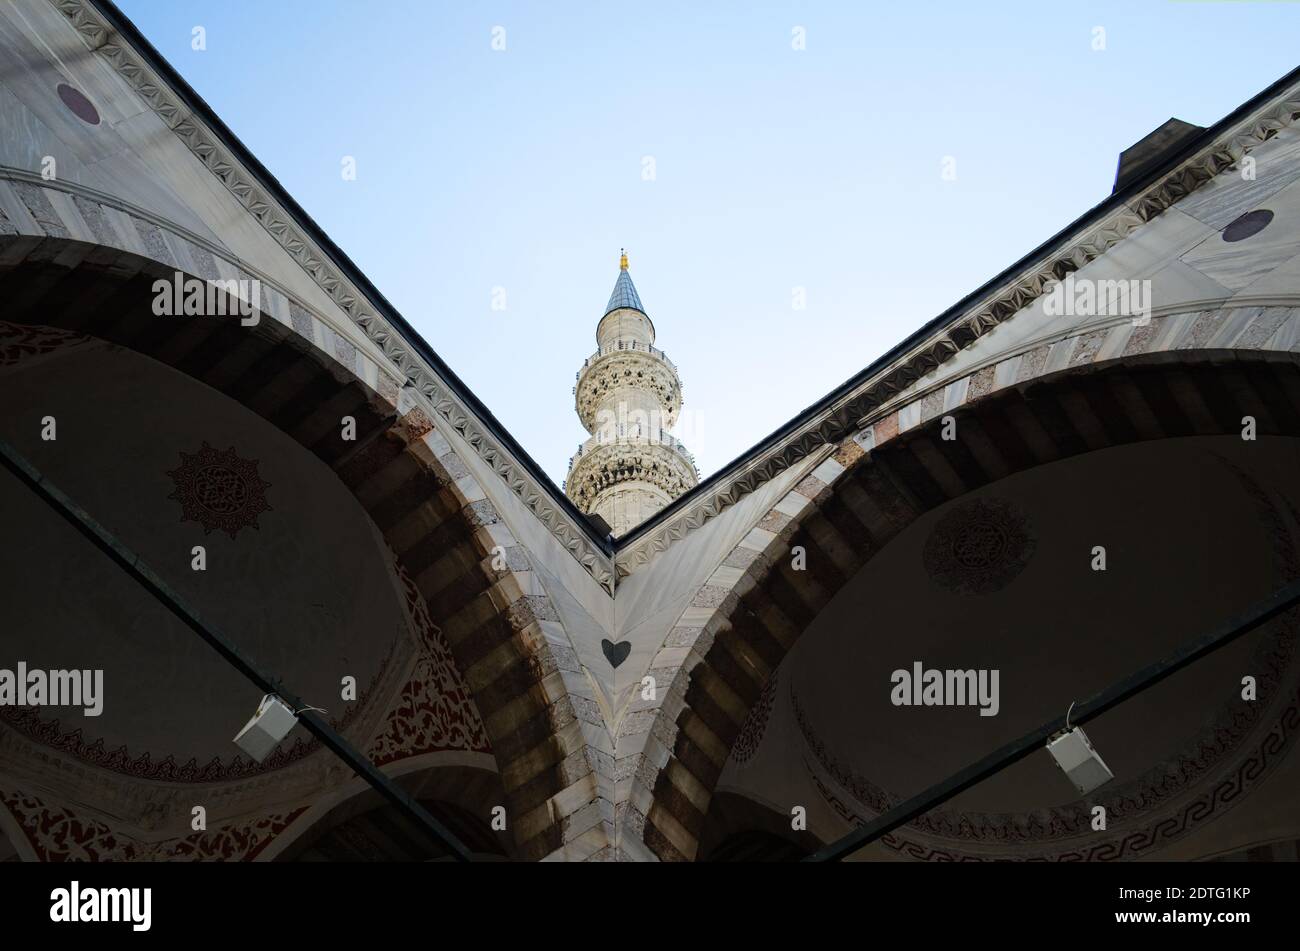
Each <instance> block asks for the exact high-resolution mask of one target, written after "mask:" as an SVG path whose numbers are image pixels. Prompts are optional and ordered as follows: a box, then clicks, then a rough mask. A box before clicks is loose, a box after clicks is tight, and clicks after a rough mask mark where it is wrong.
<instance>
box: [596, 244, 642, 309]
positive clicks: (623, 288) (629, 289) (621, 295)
mask: <svg viewBox="0 0 1300 951" xmlns="http://www.w3.org/2000/svg"><path fill="white" fill-rule="evenodd" d="M620 307H630V308H632V310H639V311H641V313H643V314H645V308H644V307H642V306H641V295H640V294H638V293H637V292H636V285H634V284H633V283H632V275H631V274H629V273H628V272H627V255H626V254H624V255H622V257H621V259H620V261H619V268H618V280H617V281H615V282H614V293H612V294H610V295H609V303H608V304H607V305H606V306H605V313H606V314H608V313H610V312H611V311H615V310H618V309H619V308H620ZM646 316H647V317H649V316H650V315H649V314H646Z"/></svg>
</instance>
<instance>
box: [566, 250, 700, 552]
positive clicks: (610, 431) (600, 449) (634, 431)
mask: <svg viewBox="0 0 1300 951" xmlns="http://www.w3.org/2000/svg"><path fill="white" fill-rule="evenodd" d="M654 342H655V328H654V323H653V322H652V321H651V320H650V317H649V315H648V314H646V312H645V309H644V308H643V307H642V305H641V298H640V296H639V295H638V294H637V291H636V287H635V286H634V285H633V284H632V277H631V275H630V274H629V273H628V270H627V256H626V255H623V257H622V260H621V261H620V264H619V275H618V280H617V281H616V282H615V284H614V292H613V294H611V295H610V298H609V304H608V305H607V306H606V308H605V314H604V316H602V317H601V319H600V322H599V323H598V324H597V325H596V344H597V350H596V353H594V354H593V355H592V356H591V357H589V358H588V359H587V360H586V361H585V362H584V363H583V366H582V369H581V370H580V371H579V373H578V384H577V386H576V387H574V401H575V408H576V410H577V412H578V418H579V419H581V420H582V424H583V426H585V427H586V429H587V431H588V432H589V433H591V434H592V435H591V438H590V439H588V440H587V441H586V442H585V443H583V444H582V446H581V447H580V448H579V450H578V454H577V455H575V456H574V457H573V459H572V460H571V461H570V464H569V477H568V479H566V480H565V492H566V493H567V494H568V496H569V498H571V499H572V500H573V501H574V503H575V504H576V505H577V506H578V507H579V508H580V509H581V510H582V511H584V512H587V513H589V514H592V513H594V514H597V515H599V516H600V517H601V518H603V519H604V520H605V521H606V522H607V523H608V524H609V526H610V528H611V530H612V531H613V533H614V535H616V536H618V535H623V534H625V533H626V532H627V531H628V530H630V529H632V528H634V527H636V526H637V525H638V524H640V523H641V522H643V521H645V520H646V519H647V518H649V517H650V516H652V515H654V514H655V513H656V512H658V511H659V510H660V509H662V508H663V507H664V506H666V505H667V504H668V503H669V502H671V501H672V500H673V499H675V498H677V497H678V496H679V495H681V494H682V493H683V492H686V491H687V490H688V489H690V488H691V487H692V486H694V485H695V484H696V483H697V482H698V481H699V474H698V473H697V472H696V470H695V462H694V460H693V459H692V458H691V455H690V453H688V452H687V451H686V450H685V448H684V447H683V446H682V445H681V443H680V442H678V441H677V440H676V439H675V438H674V437H673V436H672V435H671V434H670V433H668V431H667V430H668V428H669V427H670V426H672V424H673V423H674V422H675V421H676V419H677V414H678V412H679V411H680V409H681V402H682V385H681V380H680V379H679V378H678V376H677V368H676V367H675V366H673V364H672V362H671V361H670V360H669V359H668V358H667V356H666V355H665V354H664V353H663V352H662V351H660V350H658V349H656V348H655V346H654Z"/></svg>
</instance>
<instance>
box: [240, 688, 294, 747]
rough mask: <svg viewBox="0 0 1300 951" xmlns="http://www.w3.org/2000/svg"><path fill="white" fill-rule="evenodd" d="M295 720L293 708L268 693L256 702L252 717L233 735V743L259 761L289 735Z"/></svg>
mask: <svg viewBox="0 0 1300 951" xmlns="http://www.w3.org/2000/svg"><path fill="white" fill-rule="evenodd" d="M297 722H298V718H297V716H296V715H295V714H294V712H293V710H292V709H290V708H289V707H288V706H287V705H286V704H285V702H284V701H283V700H281V699H280V698H279V697H277V696H275V694H270V693H268V694H267V695H266V696H265V697H263V698H262V702H261V703H260V704H258V706H257V712H256V713H255V714H253V719H251V720H249V721H248V723H247V724H246V725H245V726H244V728H243V729H242V730H240V731H239V733H238V735H236V736H235V743H237V744H238V745H239V748H240V749H241V750H243V751H244V752H245V753H247V754H248V755H249V756H251V757H252V758H253V759H254V760H255V761H257V762H259V763H260V762H262V760H264V759H266V756H267V754H268V753H270V752H271V750H273V749H275V745H276V744H277V743H279V742H280V741H281V740H283V739H284V738H285V737H286V736H288V735H289V731H290V730H292V729H293V726H294V724H295V723H297Z"/></svg>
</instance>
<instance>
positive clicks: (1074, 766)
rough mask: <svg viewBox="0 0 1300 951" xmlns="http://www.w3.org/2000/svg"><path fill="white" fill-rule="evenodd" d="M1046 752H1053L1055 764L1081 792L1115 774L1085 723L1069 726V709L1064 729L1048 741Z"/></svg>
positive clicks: (1105, 782) (1110, 778)
mask: <svg viewBox="0 0 1300 951" xmlns="http://www.w3.org/2000/svg"><path fill="white" fill-rule="evenodd" d="M1070 710H1071V711H1072V710H1074V704H1070ZM1047 752H1049V753H1051V754H1052V759H1054V760H1056V765H1057V766H1059V767H1061V769H1062V770H1064V772H1065V775H1066V776H1067V777H1068V778H1069V780H1070V782H1072V783H1074V788H1075V789H1077V790H1079V795H1081V796H1086V795H1088V793H1090V792H1092V791H1093V790H1094V789H1099V788H1100V787H1102V786H1104V785H1106V784H1107V783H1108V782H1110V781H1111V780H1112V779H1114V778H1115V774H1114V773H1112V772H1111V771H1110V767H1109V766H1107V765H1106V763H1105V761H1104V760H1102V758H1101V755H1100V754H1099V753H1098V752H1097V751H1096V750H1095V749H1093V748H1092V743H1091V742H1089V740H1088V734H1086V733H1084V732H1083V727H1078V726H1076V727H1073V728H1072V727H1071V726H1070V714H1069V713H1068V712H1067V713H1066V714H1065V729H1064V730H1062V731H1061V732H1060V733H1057V734H1056V735H1055V736H1053V737H1052V738H1051V739H1049V740H1048V741H1047Z"/></svg>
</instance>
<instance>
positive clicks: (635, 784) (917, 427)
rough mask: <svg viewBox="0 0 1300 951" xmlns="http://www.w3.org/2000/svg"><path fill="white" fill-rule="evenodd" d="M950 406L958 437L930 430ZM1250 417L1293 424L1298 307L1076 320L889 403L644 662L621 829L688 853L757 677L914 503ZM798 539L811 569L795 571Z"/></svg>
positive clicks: (789, 500) (749, 542)
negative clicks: (649, 705)
mask: <svg viewBox="0 0 1300 951" xmlns="http://www.w3.org/2000/svg"><path fill="white" fill-rule="evenodd" d="M949 415H951V416H952V418H953V419H955V420H956V425H957V427H958V431H959V432H960V433H961V438H960V439H958V440H953V441H946V440H943V439H941V438H940V429H941V427H942V425H943V419H944V417H946V416H949ZM1245 416H1252V417H1254V418H1255V420H1256V423H1257V427H1258V429H1257V432H1258V434H1259V435H1261V436H1269V435H1277V436H1300V307H1297V306H1293V305H1290V304H1285V303H1283V304H1277V303H1274V304H1268V305H1260V306H1250V307H1222V306H1217V307H1215V306H1211V307H1207V308H1204V309H1198V310H1193V311H1187V312H1183V313H1174V314H1167V315H1164V316H1160V317H1155V318H1152V319H1151V320H1150V321H1149V322H1148V323H1147V324H1145V325H1141V326H1139V325H1135V324H1134V323H1132V322H1131V321H1124V322H1118V323H1110V324H1107V325H1105V326H1096V327H1092V328H1084V329H1082V330H1081V331H1079V332H1075V333H1071V334H1068V335H1065V336H1060V337H1057V338H1051V339H1045V340H1041V341H1038V342H1036V343H1033V344H1030V345H1028V346H1026V347H1024V348H1023V349H1021V350H1018V351H1016V352H1014V353H1011V354H1010V355H1005V354H1004V355H1002V356H1000V357H998V358H996V359H995V360H993V361H992V362H989V363H987V364H985V365H982V366H979V367H977V368H975V369H974V370H973V371H971V372H969V373H967V374H966V375H964V376H962V377H960V378H958V379H955V380H952V381H951V382H946V383H941V384H936V385H935V386H933V387H931V388H929V389H920V390H918V391H915V392H914V393H913V394H910V395H909V396H907V397H905V398H904V399H903V400H900V401H898V402H896V403H894V404H893V405H892V406H890V407H886V408H884V409H883V410H882V412H881V413H880V414H878V415H877V416H876V417H875V418H874V419H871V420H869V421H868V422H867V423H866V425H865V426H864V428H863V429H861V430H860V431H859V432H857V433H856V434H854V435H853V436H852V437H851V438H848V439H845V440H843V441H842V442H840V443H839V444H838V445H835V446H833V447H827V448H826V449H825V450H824V453H825V457H824V458H823V459H822V460H821V461H820V463H819V464H817V465H816V466H815V468H813V469H812V471H811V472H810V473H809V474H808V475H806V476H805V477H804V478H803V479H802V480H801V481H800V482H799V483H798V484H796V485H795V487H794V488H793V489H792V490H791V491H790V492H789V493H787V494H786V495H785V496H784V497H783V498H782V499H781V500H780V501H778V502H777V503H776V504H775V505H774V506H773V507H772V508H771V509H770V510H769V511H768V512H767V513H766V514H765V515H764V516H763V517H762V518H761V519H760V520H759V521H758V523H757V524H756V525H755V527H754V528H753V529H752V530H751V531H750V532H749V533H748V534H747V535H746V536H744V537H743V538H742V539H741V541H740V542H739V543H738V544H737V545H736V547H735V548H734V549H733V550H732V551H731V552H730V553H729V554H728V555H727V557H726V558H724V559H723V561H722V563H721V564H720V565H719V566H718V567H717V568H716V569H715V570H714V572H713V574H712V575H711V576H710V578H709V579H708V581H707V582H706V583H705V584H704V585H702V586H701V587H700V589H699V590H698V592H697V593H696V595H695V597H694V600H693V603H692V605H691V607H690V608H688V609H687V610H686V611H685V612H684V613H683V615H682V618H681V619H680V620H679V621H678V623H677V625H676V626H675V627H674V628H673V629H672V630H671V631H670V632H669V635H668V637H667V639H666V641H665V644H664V646H663V647H662V648H661V649H660V653H659V655H658V657H657V658H656V659H655V660H654V661H652V663H651V669H652V670H656V669H657V672H658V673H659V674H660V675H661V678H663V679H666V680H668V681H669V682H670V683H671V686H670V687H669V689H667V690H665V691H661V699H660V701H659V703H658V709H657V710H656V713H655V717H654V719H653V721H652V724H651V726H650V727H649V730H650V737H649V738H648V739H647V740H646V743H645V747H644V752H643V753H642V754H641V758H640V760H639V761H638V763H637V768H636V771H635V773H634V776H633V780H632V791H631V794H630V797H629V799H630V802H629V808H628V810H627V815H626V818H625V820H624V829H625V830H626V833H625V834H633V835H637V836H639V837H640V838H641V839H642V841H644V842H645V844H646V845H647V846H648V847H649V848H650V850H651V851H653V852H654V854H655V855H657V856H658V857H659V858H660V859H661V860H666V861H683V860H686V861H689V860H693V859H694V858H695V857H696V853H697V851H698V848H699V841H700V835H701V831H702V828H703V823H704V818H705V816H706V814H707V813H708V810H709V804H710V801H711V799H712V795H713V790H714V788H715V785H716V783H717V781H718V777H719V776H720V775H721V773H722V769H723V767H724V765H725V764H726V761H727V759H728V756H729V755H730V752H731V749H732V746H733V745H734V743H735V742H736V740H737V738H738V737H739V735H740V734H741V730H742V727H743V726H744V724H745V722H746V720H747V718H748V717H749V715H750V711H751V710H752V709H753V707H754V705H755V704H756V702H758V700H759V698H760V695H761V693H762V690H763V687H764V685H765V683H766V682H767V680H768V678H769V677H770V676H771V674H772V672H773V671H774V670H775V669H776V667H777V665H778V664H779V663H780V662H781V660H782V658H783V657H784V656H785V655H786V654H787V653H788V652H789V650H790V649H791V647H793V645H794V643H795V641H796V640H797V639H798V638H799V637H800V635H801V634H802V633H803V632H804V631H805V630H806V629H807V627H808V626H809V625H810V624H811V622H812V621H813V620H814V618H816V617H817V615H818V614H819V613H820V612H821V611H822V609H823V608H824V607H825V606H826V605H827V604H828V603H829V602H830V600H831V598H832V597H834V595H835V594H836V593H837V592H838V591H839V590H840V589H841V588H842V587H843V586H844V585H845V584H846V583H847V582H848V581H849V579H851V578H852V577H853V576H854V575H855V574H856V573H857V572H858V570H859V569H861V568H862V567H863V566H864V565H865V564H866V563H867V562H868V561H869V560H870V559H871V558H872V557H873V556H874V555H875V554H876V553H877V552H879V551H880V550H882V549H883V548H884V547H885V546H886V545H887V544H888V543H889V541H890V540H891V539H892V538H894V537H895V536H896V535H898V534H899V533H900V532H901V531H903V529H905V528H906V527H907V526H908V525H910V524H911V523H912V522H914V521H915V520H916V519H917V518H919V517H920V516H922V515H923V514H924V513H926V512H928V511H930V510H932V509H934V508H936V507H938V506H940V505H942V504H944V503H945V502H947V501H949V500H951V499H954V498H957V497H958V496H961V495H964V494H965V493H967V492H970V491H972V490H974V489H977V488H980V487H981V486H984V485H988V484H989V483H992V482H995V481H997V480H1000V479H1002V478H1005V477H1007V476H1009V475H1011V474H1013V473H1016V472H1020V471H1023V470H1026V469H1030V468H1033V467H1036V466H1039V465H1043V464H1046V463H1049V462H1053V461H1056V460H1059V459H1064V458H1068V457H1071V456H1074V455H1078V454H1081V453H1085V452H1092V451H1096V450H1100V449H1104V448H1107V447H1110V446H1116V445H1123V444H1127V443H1134V442H1141V441H1146V440H1156V439H1162V438H1167V437H1177V436H1196V435H1221V434H1228V433H1231V434H1240V433H1241V431H1242V426H1243V417H1245ZM796 546H799V547H802V548H803V549H804V550H805V552H806V557H807V569H806V570H802V571H799V570H794V569H793V568H792V564H791V562H792V549H794V548H795V547H796ZM701 617H703V618H706V620H703V621H700V620H692V619H698V618H701ZM683 648H686V649H687V650H686V651H683ZM683 654H685V657H684V659H682V655H683ZM661 682H662V679H661Z"/></svg>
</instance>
